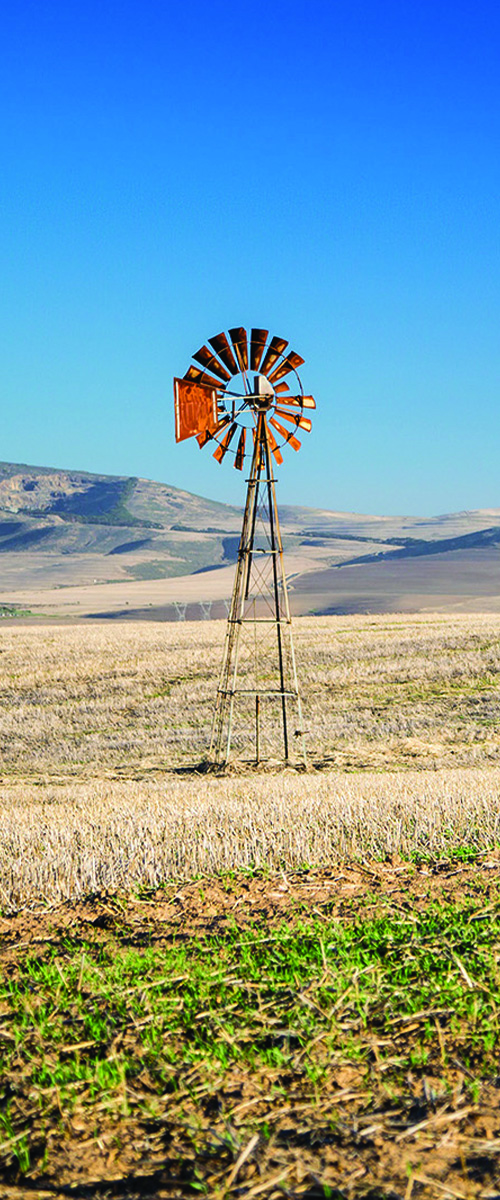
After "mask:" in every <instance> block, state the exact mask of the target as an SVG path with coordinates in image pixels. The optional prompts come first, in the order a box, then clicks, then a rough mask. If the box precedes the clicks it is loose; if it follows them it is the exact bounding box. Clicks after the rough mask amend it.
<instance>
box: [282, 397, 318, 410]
mask: <svg viewBox="0 0 500 1200" xmlns="http://www.w3.org/2000/svg"><path fill="white" fill-rule="evenodd" d="M279 402H280V404H281V405H286V406H288V405H292V406H293V408H316V401H315V399H314V396H280V398H279Z"/></svg>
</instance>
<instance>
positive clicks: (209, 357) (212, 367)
mask: <svg viewBox="0 0 500 1200" xmlns="http://www.w3.org/2000/svg"><path fill="white" fill-rule="evenodd" d="M193 358H194V359H195V360H196V362H199V363H201V365H202V367H208V369H209V371H213V373H214V375H218V377H219V379H223V380H224V383H227V382H228V381H229V379H230V378H231V376H230V374H229V371H226V368H225V367H223V366H222V364H221V363H220V362H219V360H218V358H216V357H215V354H214V352H213V350H209V349H208V346H202V347H201V349H200V350H197V351H196V354H193Z"/></svg>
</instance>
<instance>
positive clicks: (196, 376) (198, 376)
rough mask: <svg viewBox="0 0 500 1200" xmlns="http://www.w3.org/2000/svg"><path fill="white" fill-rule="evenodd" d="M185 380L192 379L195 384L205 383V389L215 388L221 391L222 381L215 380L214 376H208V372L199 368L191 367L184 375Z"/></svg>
mask: <svg viewBox="0 0 500 1200" xmlns="http://www.w3.org/2000/svg"><path fill="white" fill-rule="evenodd" d="M184 379H192V380H193V382H194V383H203V384H204V385H205V387H215V388H218V390H219V391H221V390H222V389H221V382H220V379H214V377H213V375H208V374H207V372H206V371H200V369H199V367H189V368H188V370H187V371H186V374H185V375H184Z"/></svg>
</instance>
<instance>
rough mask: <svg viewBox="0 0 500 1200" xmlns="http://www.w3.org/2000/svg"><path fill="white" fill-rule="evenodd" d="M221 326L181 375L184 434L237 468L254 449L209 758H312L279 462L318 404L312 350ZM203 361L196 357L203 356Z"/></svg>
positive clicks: (178, 407)
mask: <svg viewBox="0 0 500 1200" xmlns="http://www.w3.org/2000/svg"><path fill="white" fill-rule="evenodd" d="M228 333H229V337H228V336H227V335H226V333H219V334H217V336H216V337H213V338H209V339H208V345H204V346H202V347H201V349H200V350H198V351H197V352H196V353H195V354H194V355H193V360H194V361H193V365H191V366H190V367H189V368H188V370H187V371H186V373H185V375H184V377H183V378H182V379H181V378H175V379H174V400H175V436H176V441H178V442H180V441H183V440H184V439H186V438H190V437H194V438H196V440H197V442H198V445H199V446H200V448H203V447H204V446H206V445H213V444H214V443H215V449H214V450H213V457H214V458H215V460H216V461H217V462H218V463H219V464H221V463H222V462H223V460H224V459H225V457H226V455H229V456H230V458H232V459H233V460H234V461H233V465H234V467H235V468H236V469H237V470H240V471H241V470H243V467H244V463H245V460H246V459H248V458H250V459H251V462H250V470H249V476H248V479H247V481H246V482H247V493H246V503H245V509H244V515H243V524H242V530H241V537H240V543H239V549H238V559H237V565H236V574H235V580H234V587H233V594H232V599H231V606H230V609H229V613H228V620H227V629H226V638H225V645H224V653H223V659H222V668H221V673H220V679H219V686H218V690H217V696H216V701H215V706H214V715H213V721H212V735H211V742H210V752H209V758H210V760H211V762H212V763H213V764H214V765H215V766H218V767H222V766H225V765H226V764H227V763H228V762H229V761H230V760H231V757H232V755H234V756H235V757H236V758H238V759H243V760H245V759H251V760H252V761H254V762H256V763H261V762H263V761H266V760H267V761H269V760H270V761H275V760H276V758H278V759H281V760H284V761H285V763H293V762H297V761H301V762H302V763H304V764H306V763H307V757H306V748H305V735H304V729H303V720H302V707H301V699H300V694H299V687H298V680H297V670H296V663H295V651H294V644H293V636H292V623H291V616H290V605H289V599H288V589H287V582H286V575H285V569H284V559H283V542H282V537H281V530H280V523H279V515H278V506H277V502H276V490H275V484H276V480H275V477H274V464H277V465H278V466H281V464H282V463H283V453H282V451H283V450H284V449H285V448H286V447H287V446H288V447H291V448H292V449H293V450H299V449H300V446H301V442H300V440H299V438H298V437H297V436H296V435H297V433H298V432H300V433H301V434H302V433H303V432H306V433H309V432H310V430H311V427H312V422H311V417H310V414H311V412H312V411H313V410H314V409H315V407H316V404H315V401H314V399H313V397H312V396H308V395H305V394H304V390H303V387H302V383H301V380H300V376H299V374H298V368H299V367H300V366H302V364H303V362H304V360H303V358H301V356H300V355H299V354H297V353H296V352H295V351H293V350H289V349H288V342H287V341H286V340H285V339H284V338H279V337H271V338H270V339H269V331H268V330H266V329H252V331H251V334H250V337H248V336H247V332H246V330H245V329H244V328H243V327H240V326H239V327H237V328H234V329H230V330H229V331H228ZM194 363H196V364H197V365H196V366H195V365H194Z"/></svg>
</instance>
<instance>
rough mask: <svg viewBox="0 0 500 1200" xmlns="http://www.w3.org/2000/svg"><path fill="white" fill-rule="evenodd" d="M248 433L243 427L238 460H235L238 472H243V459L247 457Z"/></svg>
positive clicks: (237, 452) (237, 455) (237, 453)
mask: <svg viewBox="0 0 500 1200" xmlns="http://www.w3.org/2000/svg"><path fill="white" fill-rule="evenodd" d="M246 432H247V431H246V429H245V426H243V429H242V431H241V433H240V440H239V442H238V449H237V451H236V458H235V460H234V465H235V467H236V470H237V471H242V470H243V459H244V457H245V440H246Z"/></svg>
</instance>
